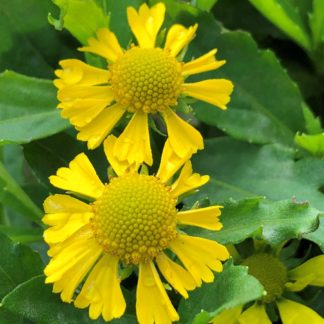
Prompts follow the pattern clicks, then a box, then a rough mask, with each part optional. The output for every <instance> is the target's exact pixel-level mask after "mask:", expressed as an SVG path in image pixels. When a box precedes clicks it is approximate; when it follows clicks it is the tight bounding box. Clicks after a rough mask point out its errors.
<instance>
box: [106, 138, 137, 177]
mask: <svg viewBox="0 0 324 324" xmlns="http://www.w3.org/2000/svg"><path fill="white" fill-rule="evenodd" d="M116 140H117V138H116V137H115V136H114V135H110V136H108V138H107V139H106V140H105V141H104V151H105V154H106V157H107V160H108V162H109V164H110V165H111V167H112V168H113V170H114V171H115V172H116V174H117V175H118V176H119V177H120V176H122V175H123V174H125V173H126V172H130V171H135V172H136V171H137V169H138V168H139V166H140V164H139V163H133V164H129V163H128V161H126V160H124V161H120V160H119V159H118V158H116V157H115V156H114V146H115V143H116Z"/></svg>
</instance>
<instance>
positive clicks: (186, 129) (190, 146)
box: [162, 109, 204, 158]
mask: <svg viewBox="0 0 324 324" xmlns="http://www.w3.org/2000/svg"><path fill="white" fill-rule="evenodd" d="M162 116H163V119H164V121H165V123H166V126H167V131H168V136H169V143H170V145H171V148H172V149H173V151H174V152H175V154H177V155H178V156H179V157H180V158H185V157H187V156H191V155H192V154H194V153H196V152H197V150H201V149H203V148H204V142H203V138H202V136H201V134H200V133H199V132H198V131H197V130H196V129H195V128H194V127H192V126H191V125H190V124H188V123H187V122H186V121H184V120H183V119H181V118H180V117H179V116H178V115H177V114H176V113H175V112H174V111H173V110H172V109H168V110H167V111H165V112H163V113H162Z"/></svg>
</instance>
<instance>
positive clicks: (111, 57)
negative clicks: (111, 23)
mask: <svg viewBox="0 0 324 324" xmlns="http://www.w3.org/2000/svg"><path fill="white" fill-rule="evenodd" d="M88 43H89V45H88V46H84V47H81V48H79V50H80V51H82V52H90V53H93V54H97V55H99V56H102V57H104V58H105V59H106V60H108V61H109V62H115V61H116V60H117V59H118V57H120V56H121V55H123V50H122V48H121V46H120V45H119V42H118V39H117V37H116V35H115V34H114V33H113V32H111V31H110V30H108V29H107V28H101V29H99V30H98V31H97V39H96V38H90V39H89V40H88Z"/></svg>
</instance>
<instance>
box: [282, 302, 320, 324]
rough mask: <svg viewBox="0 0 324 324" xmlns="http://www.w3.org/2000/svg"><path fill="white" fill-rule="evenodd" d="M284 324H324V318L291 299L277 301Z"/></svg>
mask: <svg viewBox="0 0 324 324" xmlns="http://www.w3.org/2000/svg"><path fill="white" fill-rule="evenodd" d="M277 306H278V309H279V313H280V317H281V320H282V323H283V324H304V323H309V324H324V318H323V317H321V316H320V315H319V314H317V313H316V312H315V311H314V310H312V309H311V308H309V307H307V306H305V305H303V304H300V303H296V302H294V301H292V300H289V299H284V298H282V299H280V300H279V301H277Z"/></svg>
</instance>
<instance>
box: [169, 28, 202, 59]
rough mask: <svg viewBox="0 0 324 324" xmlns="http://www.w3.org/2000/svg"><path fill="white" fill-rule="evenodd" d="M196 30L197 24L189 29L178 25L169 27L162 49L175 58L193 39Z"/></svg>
mask: <svg viewBox="0 0 324 324" xmlns="http://www.w3.org/2000/svg"><path fill="white" fill-rule="evenodd" d="M197 28H198V24H195V25H193V26H190V27H189V28H186V27H184V26H182V25H179V24H175V25H173V26H171V28H170V29H169V31H168V34H167V37H166V42H165V45H164V49H165V50H166V51H168V52H169V53H170V54H171V55H172V56H177V55H178V54H179V53H180V51H181V50H182V49H183V48H184V47H186V46H187V45H188V44H189V43H190V42H191V41H192V39H193V38H194V37H195V34H196V30H197Z"/></svg>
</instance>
